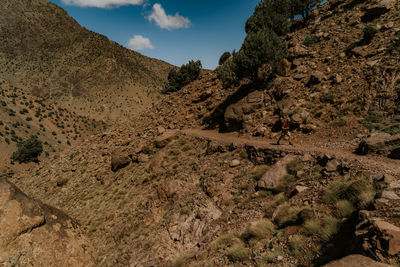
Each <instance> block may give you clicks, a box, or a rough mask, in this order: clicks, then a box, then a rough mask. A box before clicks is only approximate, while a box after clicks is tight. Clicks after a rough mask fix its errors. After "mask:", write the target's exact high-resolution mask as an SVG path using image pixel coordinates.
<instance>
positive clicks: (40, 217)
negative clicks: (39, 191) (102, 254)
mask: <svg viewBox="0 0 400 267" xmlns="http://www.w3.org/2000/svg"><path fill="white" fill-rule="evenodd" d="M0 210H1V213H0V233H1V234H0V263H1V265H3V266H95V265H96V253H95V251H94V249H93V246H92V245H91V244H90V242H89V241H88V239H87V238H86V237H85V236H84V235H83V231H82V229H80V227H79V225H78V224H77V223H76V221H74V220H72V219H71V218H70V217H68V216H67V215H66V214H64V213H63V212H61V211H59V210H57V209H55V208H52V207H50V206H47V205H44V204H42V203H40V202H38V201H35V200H33V199H31V198H29V197H27V196H26V195H25V194H24V193H22V192H21V191H20V190H19V189H18V188H17V187H15V186H14V185H13V184H11V183H9V182H7V181H6V180H5V179H4V178H0Z"/></svg>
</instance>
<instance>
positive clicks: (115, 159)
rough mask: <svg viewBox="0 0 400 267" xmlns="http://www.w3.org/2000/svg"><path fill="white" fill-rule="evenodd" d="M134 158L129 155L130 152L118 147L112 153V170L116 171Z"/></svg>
mask: <svg viewBox="0 0 400 267" xmlns="http://www.w3.org/2000/svg"><path fill="white" fill-rule="evenodd" d="M131 161H132V158H131V157H130V156H129V153H128V152H125V151H124V150H122V149H116V150H114V151H113V152H112V153H111V170H112V171H113V172H116V171H118V170H120V169H122V168H125V167H126V166H128V165H129V163H131Z"/></svg>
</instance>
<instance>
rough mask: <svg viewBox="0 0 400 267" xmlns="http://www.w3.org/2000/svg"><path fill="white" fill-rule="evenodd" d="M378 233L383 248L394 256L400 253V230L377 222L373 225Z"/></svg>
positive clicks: (382, 222) (385, 223) (389, 224)
mask: <svg viewBox="0 0 400 267" xmlns="http://www.w3.org/2000/svg"><path fill="white" fill-rule="evenodd" d="M373 225H374V226H375V228H376V230H377V231H378V237H379V241H380V244H381V248H382V249H384V250H385V252H386V253H387V254H388V255H390V256H394V255H396V254H398V253H399V252H400V228H399V227H397V226H395V225H393V224H391V223H388V222H386V221H383V220H376V221H374V224H373Z"/></svg>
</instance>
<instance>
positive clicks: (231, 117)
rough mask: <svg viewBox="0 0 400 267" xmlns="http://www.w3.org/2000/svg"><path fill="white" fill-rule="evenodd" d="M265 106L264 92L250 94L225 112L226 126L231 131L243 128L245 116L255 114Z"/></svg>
mask: <svg viewBox="0 0 400 267" xmlns="http://www.w3.org/2000/svg"><path fill="white" fill-rule="evenodd" d="M263 106H264V92H263V91H259V90H255V91H252V92H250V93H249V94H248V95H247V96H246V97H244V98H242V99H241V100H240V101H239V102H237V103H235V104H232V105H230V106H228V107H227V108H226V110H225V114H224V120H225V126H226V128H227V130H229V131H235V130H239V129H242V128H243V122H244V117H245V116H244V115H246V114H251V113H254V112H255V111H256V110H257V109H259V108H261V107H263Z"/></svg>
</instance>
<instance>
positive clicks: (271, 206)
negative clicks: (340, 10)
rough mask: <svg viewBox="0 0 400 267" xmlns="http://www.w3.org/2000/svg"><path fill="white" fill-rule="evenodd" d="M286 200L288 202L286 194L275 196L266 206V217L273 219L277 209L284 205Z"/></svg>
mask: <svg viewBox="0 0 400 267" xmlns="http://www.w3.org/2000/svg"><path fill="white" fill-rule="evenodd" d="M286 200H287V197H286V196H285V194H284V193H280V194H278V195H276V196H274V198H273V199H272V200H270V201H268V202H267V203H266V204H265V206H264V210H265V216H266V217H267V218H271V217H272V214H273V213H274V211H275V209H276V207H278V206H279V205H280V204H282V203H283V202H285V201H286Z"/></svg>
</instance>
